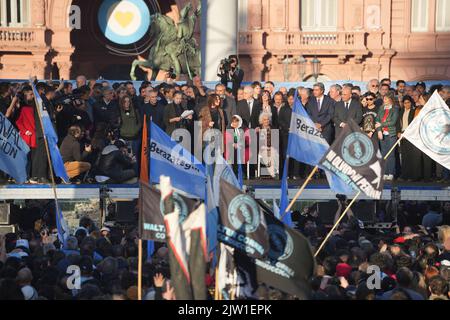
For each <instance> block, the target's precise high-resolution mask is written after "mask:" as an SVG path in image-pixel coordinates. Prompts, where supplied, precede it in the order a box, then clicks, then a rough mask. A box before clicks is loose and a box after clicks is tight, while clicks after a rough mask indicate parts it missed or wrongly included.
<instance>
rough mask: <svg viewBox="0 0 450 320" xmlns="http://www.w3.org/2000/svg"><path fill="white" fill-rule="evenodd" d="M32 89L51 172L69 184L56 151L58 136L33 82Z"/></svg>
mask: <svg viewBox="0 0 450 320" xmlns="http://www.w3.org/2000/svg"><path fill="white" fill-rule="evenodd" d="M30 83H31V86H32V88H33V94H34V97H35V99H36V108H38V109H39V112H38V114H39V117H40V118H41V121H42V131H43V132H44V135H45V138H46V139H47V145H48V150H49V152H50V158H51V160H52V165H53V171H54V174H55V176H57V177H60V178H61V179H62V180H63V181H64V182H69V176H68V175H67V172H66V168H65V167H64V162H63V160H62V157H61V153H60V152H59V149H58V136H57V135H56V132H55V129H54V128H53V124H52V121H51V120H50V116H49V114H48V112H47V110H46V109H45V108H44V102H43V101H42V98H41V96H40V95H39V93H38V91H37V90H36V87H35V85H34V83H33V81H30Z"/></svg>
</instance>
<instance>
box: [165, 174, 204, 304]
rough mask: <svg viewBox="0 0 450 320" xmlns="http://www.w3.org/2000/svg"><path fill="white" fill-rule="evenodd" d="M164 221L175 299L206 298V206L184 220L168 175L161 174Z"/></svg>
mask: <svg viewBox="0 0 450 320" xmlns="http://www.w3.org/2000/svg"><path fill="white" fill-rule="evenodd" d="M160 185H161V196H162V199H163V203H162V206H163V212H164V223H165V226H166V236H167V242H168V248H169V263H170V273H171V280H172V283H173V286H174V289H175V296H176V298H177V300H206V298H207V291H206V283H205V280H206V279H205V276H206V261H207V260H206V259H207V244H206V208H205V205H204V204H201V205H200V206H199V207H198V208H197V209H196V210H194V212H192V213H191V214H189V216H188V217H187V218H186V220H184V221H181V220H180V212H179V210H178V209H177V207H176V205H175V202H174V200H173V196H172V195H173V189H172V186H171V184H170V178H169V177H164V176H161V181H160Z"/></svg>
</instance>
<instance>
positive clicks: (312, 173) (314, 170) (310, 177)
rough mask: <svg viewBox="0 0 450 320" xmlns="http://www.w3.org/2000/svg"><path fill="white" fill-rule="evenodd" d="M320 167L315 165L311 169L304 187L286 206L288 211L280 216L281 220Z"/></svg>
mask: <svg viewBox="0 0 450 320" xmlns="http://www.w3.org/2000/svg"><path fill="white" fill-rule="evenodd" d="M318 169H319V167H318V166H315V167H314V169H313V170H312V171H311V173H310V174H309V176H308V178H306V180H305V182H303V185H302V187H301V188H300V189H299V190H298V192H297V194H296V195H295V197H294V198H293V199H292V201H291V203H289V206H288V207H287V208H286V211H285V212H284V213H283V215H282V216H281V217H280V220H283V218H284V217H285V216H286V214H287V213H288V212H289V210H291V208H292V206H293V205H294V203H295V201H297V199H298V198H299V197H300V195H301V194H302V193H303V191H304V190H305V188H306V186H307V185H308V183H309V182H310V181H311V179H312V177H313V176H314V174H315V173H316V172H317V170H318Z"/></svg>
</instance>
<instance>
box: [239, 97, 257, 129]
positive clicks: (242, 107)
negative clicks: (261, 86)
mask: <svg viewBox="0 0 450 320" xmlns="http://www.w3.org/2000/svg"><path fill="white" fill-rule="evenodd" d="M261 110H262V106H261V103H260V102H259V101H258V100H254V101H253V108H252V114H250V109H249V107H248V102H247V100H240V101H238V103H237V110H236V111H237V114H238V115H239V116H240V117H241V118H242V121H243V126H244V127H245V128H249V127H250V126H251V128H253V129H254V128H256V127H259V115H260V113H261Z"/></svg>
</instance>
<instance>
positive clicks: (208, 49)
mask: <svg viewBox="0 0 450 320" xmlns="http://www.w3.org/2000/svg"><path fill="white" fill-rule="evenodd" d="M201 30H202V31H201V37H202V41H201V48H202V78H203V80H205V81H216V80H218V77H217V67H218V65H219V63H220V60H221V59H223V58H225V57H228V56H229V55H230V54H237V53H238V52H237V39H238V0H227V1H223V0H202V28H201Z"/></svg>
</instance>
